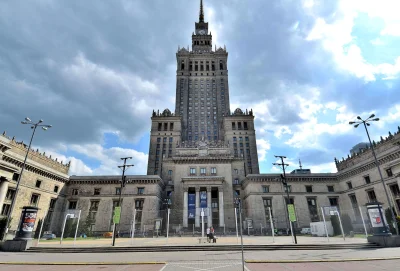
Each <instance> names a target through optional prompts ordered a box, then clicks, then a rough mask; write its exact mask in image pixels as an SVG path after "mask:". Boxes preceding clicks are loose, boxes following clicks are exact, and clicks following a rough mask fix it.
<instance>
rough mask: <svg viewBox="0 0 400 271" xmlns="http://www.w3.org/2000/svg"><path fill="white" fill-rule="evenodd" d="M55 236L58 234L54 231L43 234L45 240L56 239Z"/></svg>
mask: <svg viewBox="0 0 400 271" xmlns="http://www.w3.org/2000/svg"><path fill="white" fill-rule="evenodd" d="M55 238H56V235H55V234H54V233H45V234H43V236H42V239H45V240H51V239H55Z"/></svg>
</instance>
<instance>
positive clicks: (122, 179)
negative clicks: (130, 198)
mask: <svg viewBox="0 0 400 271" xmlns="http://www.w3.org/2000/svg"><path fill="white" fill-rule="evenodd" d="M128 159H132V157H123V158H121V160H124V164H123V165H122V166H118V167H119V168H122V178H121V188H120V190H119V199H118V207H119V208H121V212H122V206H121V199H122V189H123V188H124V187H125V185H126V176H125V171H126V169H127V168H129V167H133V166H134V165H127V164H126V160H128ZM116 229H117V224H115V226H114V234H113V239H112V246H115V236H116V235H117V230H116Z"/></svg>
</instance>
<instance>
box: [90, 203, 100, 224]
mask: <svg viewBox="0 0 400 271" xmlns="http://www.w3.org/2000/svg"><path fill="white" fill-rule="evenodd" d="M99 203H100V201H99V200H92V201H90V208H89V219H91V220H95V219H96V214H97V211H98V209H99ZM92 222H94V221H92Z"/></svg>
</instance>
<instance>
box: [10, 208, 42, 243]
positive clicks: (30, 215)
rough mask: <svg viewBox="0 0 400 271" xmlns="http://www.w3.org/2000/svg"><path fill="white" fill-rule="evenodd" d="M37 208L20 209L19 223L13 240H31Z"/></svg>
mask: <svg viewBox="0 0 400 271" xmlns="http://www.w3.org/2000/svg"><path fill="white" fill-rule="evenodd" d="M38 210H39V208H37V207H31V206H25V207H23V208H22V214H21V221H20V222H19V227H18V231H17V234H16V236H15V240H32V239H33V238H32V232H33V228H34V227H35V222H36V215H37V211H38Z"/></svg>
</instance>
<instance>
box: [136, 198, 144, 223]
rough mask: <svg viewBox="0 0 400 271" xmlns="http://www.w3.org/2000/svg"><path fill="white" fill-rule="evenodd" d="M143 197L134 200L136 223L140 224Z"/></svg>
mask: <svg viewBox="0 0 400 271" xmlns="http://www.w3.org/2000/svg"><path fill="white" fill-rule="evenodd" d="M143 205H144V199H138V200H135V209H136V223H138V224H140V223H141V222H142V213H143Z"/></svg>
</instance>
